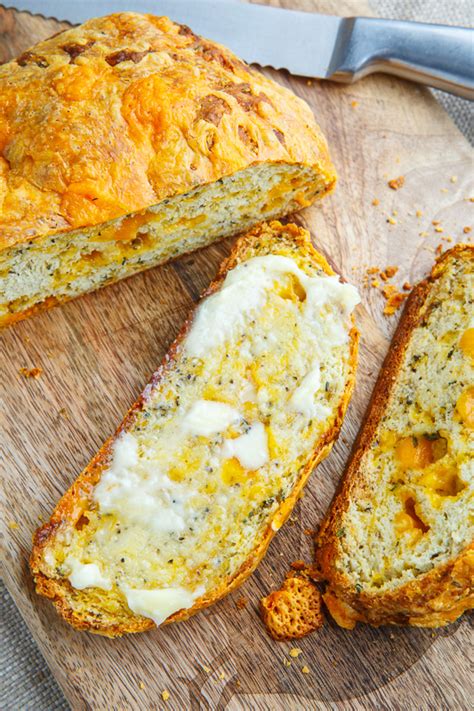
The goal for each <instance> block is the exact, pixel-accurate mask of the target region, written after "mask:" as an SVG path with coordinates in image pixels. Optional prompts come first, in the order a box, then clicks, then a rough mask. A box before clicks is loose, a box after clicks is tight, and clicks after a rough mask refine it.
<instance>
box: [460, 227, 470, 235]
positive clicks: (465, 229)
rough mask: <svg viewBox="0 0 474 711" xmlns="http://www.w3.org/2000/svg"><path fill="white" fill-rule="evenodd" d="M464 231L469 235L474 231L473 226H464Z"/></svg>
mask: <svg viewBox="0 0 474 711" xmlns="http://www.w3.org/2000/svg"><path fill="white" fill-rule="evenodd" d="M462 231H463V232H464V234H465V235H468V234H469V232H471V231H472V227H471V226H470V225H466V227H463V229H462Z"/></svg>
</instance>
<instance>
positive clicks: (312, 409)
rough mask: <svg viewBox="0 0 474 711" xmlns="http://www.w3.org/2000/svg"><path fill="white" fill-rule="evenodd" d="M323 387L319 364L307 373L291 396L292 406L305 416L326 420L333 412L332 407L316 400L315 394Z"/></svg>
mask: <svg viewBox="0 0 474 711" xmlns="http://www.w3.org/2000/svg"><path fill="white" fill-rule="evenodd" d="M320 388H321V372H320V369H319V365H318V366H317V367H316V368H313V369H312V370H310V371H309V373H306V375H305V376H304V378H303V380H302V381H301V383H300V385H299V386H298V387H297V388H296V390H294V392H293V394H292V396H291V397H290V406H291V407H292V409H293V410H296V412H301V413H302V414H303V415H305V417H311V418H313V419H318V420H325V419H326V418H327V417H329V415H330V413H331V408H330V407H328V406H326V405H324V404H322V403H319V402H315V395H316V393H317V392H318V390H320Z"/></svg>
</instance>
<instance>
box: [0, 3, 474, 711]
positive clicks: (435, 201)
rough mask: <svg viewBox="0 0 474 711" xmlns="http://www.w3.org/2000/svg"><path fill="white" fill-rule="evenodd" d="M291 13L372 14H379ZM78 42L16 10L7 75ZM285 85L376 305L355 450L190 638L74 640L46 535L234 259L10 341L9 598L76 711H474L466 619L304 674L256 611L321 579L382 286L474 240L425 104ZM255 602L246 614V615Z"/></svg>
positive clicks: (328, 251)
mask: <svg viewBox="0 0 474 711" xmlns="http://www.w3.org/2000/svg"><path fill="white" fill-rule="evenodd" d="M274 4H277V3H274ZM279 4H281V5H283V4H284V5H286V6H290V5H291V6H292V7H299V8H301V9H306V10H320V11H323V12H324V11H329V12H330V11H333V12H336V13H339V14H354V13H356V12H358V13H365V14H367V13H368V9H367V7H366V6H365V5H364V3H363V1H362V0H361V1H360V2H359V1H357V2H351V3H350V4H349V3H347V2H337V1H336V0H332V1H331V0H325V1H323V0H321V2H318V1H314V2H311V1H307V2H296V1H293V2H291V3H290V2H285V3H283V2H282V3H279ZM61 27H62V25H59V23H56V22H54V21H46V20H44V19H42V18H33V17H30V16H28V15H25V14H16V13H14V12H13V11H6V10H2V9H1V8H0V60H2V61H5V60H7V59H9V58H10V57H11V56H14V55H15V54H17V53H20V52H21V51H23V50H24V49H26V48H27V47H28V46H30V45H31V44H33V43H34V42H36V41H37V40H39V39H41V38H44V37H46V36H48V35H49V34H52V33H54V32H56V31H58V29H60V28H61ZM268 73H269V74H270V75H272V76H274V77H275V78H276V79H277V80H278V81H280V82H281V83H283V84H285V85H287V86H290V87H291V88H292V89H293V90H294V91H295V92H296V93H297V94H298V95H300V96H302V97H303V98H305V99H306V100H307V101H308V102H309V103H310V105H311V106H312V108H313V110H314V113H315V114H316V117H317V119H318V121H319V122H320V124H321V125H322V127H323V130H324V132H325V133H326V135H327V137H328V140H329V144H330V146H331V149H332V156H333V159H334V162H335V164H336V166H337V169H338V172H339V178H340V180H339V185H338V188H337V190H336V192H335V194H334V195H333V196H331V197H330V198H327V199H326V200H324V201H323V202H322V203H321V204H319V205H317V206H315V207H313V208H311V209H308V210H306V211H304V212H303V213H301V214H300V215H298V217H297V220H298V221H300V223H302V224H304V225H306V226H307V227H308V228H309V229H310V230H311V232H312V235H313V239H314V241H315V243H316V245H317V247H318V249H320V250H321V251H322V252H323V253H324V254H325V255H326V256H327V257H328V259H329V260H330V262H331V263H332V264H333V266H334V267H335V268H336V269H337V270H338V271H339V272H340V273H342V274H343V275H344V277H345V278H346V279H347V280H349V281H352V283H354V284H356V285H358V286H359V287H360V289H361V293H362V297H363V305H362V307H360V310H359V314H358V321H359V325H360V328H361V331H362V341H361V355H360V367H359V372H358V380H357V387H356V392H355V395H354V398H353V401H352V404H351V407H350V410H349V413H348V416H347V418H346V422H345V425H344V429H343V432H342V435H341V438H340V440H339V442H338V444H337V445H336V447H335V448H334V451H333V453H332V454H331V456H330V457H329V458H328V459H327V460H326V461H325V462H324V463H323V464H322V465H321V466H320V467H319V468H318V470H317V471H316V472H315V473H314V474H313V476H312V479H311V480H310V483H309V485H308V487H307V489H306V494H305V496H304V498H303V499H302V500H301V501H300V503H299V504H298V506H297V508H296V510H295V512H294V515H293V516H292V518H291V519H290V521H289V522H288V523H287V524H286V526H285V527H284V529H283V530H282V531H280V533H279V535H278V536H277V537H276V539H275V540H274V542H273V543H272V545H271V547H270V550H269V552H268V554H267V557H266V558H265V560H264V561H263V562H262V564H261V565H260V567H259V568H258V570H257V571H256V573H255V574H254V575H253V576H252V578H251V579H250V580H249V581H248V582H247V583H246V584H245V585H244V586H243V587H242V588H241V589H240V590H239V591H237V592H236V593H234V594H232V595H230V596H228V597H227V598H226V599H225V600H223V601H222V602H220V603H218V604H216V605H215V606H213V607H211V608H210V609H208V610H206V611H204V612H201V613H200V614H198V615H197V616H195V617H194V618H192V619H191V620H189V621H188V622H184V623H181V624H179V625H174V626H173V625H170V626H168V627H166V628H163V629H159V630H155V631H153V632H150V633H146V634H142V635H138V636H135V637H133V636H131V637H128V638H125V639H120V640H115V641H113V640H108V639H102V638H99V637H94V636H92V635H88V634H85V633H79V632H76V631H74V630H73V629H71V628H70V627H68V626H67V625H66V624H65V623H63V622H62V621H61V620H60V619H59V618H58V617H57V615H56V613H55V612H54V610H53V607H52V605H51V604H50V603H49V602H47V601H46V600H43V599H39V598H38V597H37V596H36V595H35V593H34V590H33V585H32V581H31V577H30V575H29V571H28V564H27V561H28V557H29V553H30V547H31V536H32V533H33V531H34V529H35V528H36V527H37V526H38V524H39V522H40V521H41V520H44V519H46V518H49V515H50V512H51V510H52V508H53V506H54V504H55V502H56V501H57V499H58V497H59V496H60V495H61V494H62V493H63V492H64V491H65V489H66V488H67V487H68V485H69V484H70V483H71V482H72V481H73V479H74V478H75V476H76V475H77V474H78V473H79V472H80V471H81V469H82V468H83V467H84V466H85V464H87V462H88V461H89V459H90V457H91V456H92V455H93V454H94V453H95V451H96V449H97V448H98V447H99V446H100V445H101V444H102V442H103V441H104V439H105V438H106V437H107V436H108V435H109V434H110V433H111V432H113V430H114V428H115V426H116V424H117V423H118V422H119V421H120V419H121V417H122V414H123V413H124V412H125V410H126V409H127V408H128V406H129V405H130V403H131V402H133V401H134V399H135V398H136V396H137V394H138V393H139V391H140V390H141V389H142V387H143V386H144V384H145V383H146V382H147V380H148V378H149V376H150V374H151V373H152V371H153V370H154V368H155V367H156V366H157V364H158V363H159V362H160V360H161V358H162V356H163V354H164V353H165V351H166V349H167V346H168V345H169V343H170V342H171V341H172V339H173V338H174V337H175V335H176V334H177V332H178V330H179V328H180V325H181V323H182V322H183V320H184V318H185V316H186V314H187V312H188V310H189V308H190V307H191V306H192V303H193V302H194V301H196V299H197V298H198V295H199V292H200V291H201V290H202V289H203V288H204V287H205V286H206V285H207V284H208V282H209V281H210V279H211V277H212V276H213V275H214V273H215V272H216V268H217V265H218V264H219V262H220V260H221V259H222V257H223V256H224V255H226V254H227V253H228V251H229V248H230V242H229V241H227V242H222V243H220V244H219V245H214V246H212V247H210V248H208V249H206V250H203V251H201V252H199V253H196V254H194V255H192V256H188V257H185V258H183V259H181V260H179V261H176V262H174V263H173V264H169V265H166V266H163V267H159V268H156V269H153V270H151V271H148V272H146V273H144V274H142V275H139V276H135V277H132V278H130V279H128V280H126V281H123V282H122V283H120V284H116V285H115V286H111V287H107V288H106V289H103V290H102V291H98V292H96V293H94V294H91V295H89V296H86V297H83V298H80V299H78V300H76V301H74V302H71V303H69V304H66V305H64V306H62V307H60V308H56V309H53V310H51V311H49V312H47V313H43V314H41V315H40V316H37V317H35V318H32V319H30V320H28V321H25V322H22V323H20V324H18V325H16V326H14V327H12V328H10V329H7V330H6V331H4V332H3V333H2V334H1V336H0V340H1V345H0V348H1V350H0V358H1V361H0V362H1V370H2V378H1V393H0V395H1V413H0V417H1V422H0V425H1V448H2V449H1V460H2V470H3V471H2V477H3V494H4V500H5V504H6V507H5V508H6V510H5V514H4V518H5V521H6V524H7V525H6V527H5V530H6V536H5V538H6V547H5V555H4V559H5V563H6V565H5V580H6V583H7V586H8V589H9V590H10V592H11V594H12V595H13V596H14V598H15V601H16V603H17V605H18V607H19V609H20V611H21V613H22V615H23V617H24V618H25V620H26V622H27V624H28V625H29V628H30V630H31V632H32V633H33V635H34V637H35V639H36V641H37V642H38V644H39V646H40V648H41V651H42V653H43V654H44V656H45V657H46V659H47V661H48V664H49V666H50V667H51V670H52V672H53V673H54V675H55V676H56V678H57V679H58V681H59V683H60V684H61V686H62V688H63V689H64V692H65V694H66V696H67V698H68V699H69V701H70V703H71V705H72V707H73V708H74V709H157V708H167V709H172V710H173V711H179V710H181V709H193V710H194V709H195V710H196V711H197V710H198V709H228V710H231V711H237V709H265V710H266V709H272V710H274V709H275V710H279V709H367V708H377V709H468V708H470V707H471V703H472V698H473V695H474V688H473V685H472V681H471V680H470V679H469V669H470V668H471V665H470V660H469V653H470V652H472V635H471V630H470V627H469V620H468V619H467V617H465V618H464V619H462V620H461V621H459V622H457V623H455V624H453V625H451V626H450V627H447V628H445V629H441V630H436V631H432V630H421V629H403V628H400V629H399V628H390V629H389V628H380V629H371V628H369V627H366V626H359V627H358V628H357V629H356V630H355V631H353V632H347V631H344V630H342V629H339V628H337V627H336V626H335V625H334V624H333V623H332V622H331V621H328V623H327V624H326V625H325V627H324V628H323V629H322V630H321V631H320V632H317V633H315V634H313V635H311V636H309V637H307V638H306V639H303V640H301V642H300V643H298V646H299V647H300V648H301V649H302V654H301V655H300V656H299V657H298V658H297V659H295V658H291V657H289V656H288V653H289V650H290V649H291V647H292V646H294V645H292V644H290V643H277V642H274V641H271V640H270V639H269V638H268V637H267V636H266V634H265V631H264V629H263V627H262V624H261V622H260V619H259V617H258V614H257V609H258V600H259V598H260V597H261V596H262V595H264V594H267V593H268V592H269V591H270V590H271V589H274V588H275V586H278V585H279V584H280V582H281V581H282V579H283V577H284V573H285V571H286V570H287V568H288V565H289V563H290V562H291V561H292V560H295V559H299V558H304V559H306V560H310V559H311V556H312V548H311V539H310V537H309V536H307V535H305V533H304V530H305V529H308V528H315V527H316V526H317V524H318V521H319V520H320V519H321V516H322V514H323V513H324V511H325V509H326V507H327V505H328V503H329V501H330V499H331V496H332V494H333V491H334V487H335V485H336V483H337V481H338V479H339V477H340V475H341V472H342V471H343V468H344V463H345V461H346V460H347V457H348V453H349V450H350V446H351V442H352V441H353V439H354V436H355V434H356V432H357V429H358V426H359V423H360V420H361V416H362V414H363V412H364V408H365V406H366V403H367V400H368V396H369V394H370V390H371V387H372V385H373V382H374V379H375V377H376V374H377V370H378V368H379V365H380V363H381V360H382V358H383V356H384V354H385V352H386V349H387V347H388V343H389V338H390V336H391V334H392V332H393V330H394V328H395V325H396V320H397V317H396V316H393V317H391V318H386V317H384V316H383V315H382V309H383V298H382V297H381V295H380V293H379V291H378V290H376V289H369V288H367V287H364V275H365V270H366V269H367V267H369V266H372V265H379V266H381V267H385V266H387V265H397V266H399V272H398V274H397V275H396V277H395V280H394V281H395V282H396V283H397V284H399V285H400V284H402V283H403V282H405V281H409V282H412V283H413V282H414V281H416V280H417V279H419V278H420V277H422V276H423V275H424V274H425V273H426V272H427V270H428V269H429V267H430V266H431V264H432V262H433V259H434V250H435V248H436V247H437V245H438V244H440V243H442V244H443V248H446V247H448V246H450V243H449V242H447V241H444V242H442V238H443V237H450V238H452V240H453V241H461V240H462V239H464V240H466V238H468V237H469V236H470V235H468V234H464V233H463V228H464V227H465V226H468V225H471V224H472V223H473V216H472V207H473V205H472V204H470V203H469V201H468V198H469V196H470V195H472V194H473V192H474V190H473V185H472V180H471V178H472V153H471V149H470V147H469V145H468V144H467V142H466V141H465V140H464V139H463V137H462V136H461V134H460V133H459V132H458V130H457V129H456V128H455V127H454V125H453V124H452V122H451V121H450V120H449V118H448V116H447V115H446V114H445V113H444V111H443V110H442V109H441V108H440V107H439V106H438V105H437V104H436V102H435V101H434V99H433V98H432V97H431V95H430V93H429V92H428V91H427V90H426V89H422V88H419V87H417V86H414V85H411V84H409V83H408V82H403V81H399V80H396V79H395V78H387V77H381V76H378V77H371V78H367V79H365V80H363V81H361V82H359V83H357V84H356V85H354V86H339V85H334V84H329V83H322V82H317V81H314V82H311V83H309V82H307V81H306V80H303V79H298V78H295V77H291V76H290V75H289V74H287V73H286V72H278V73H277V72H274V71H271V70H269V71H268ZM400 175H403V176H404V177H405V184H404V186H403V188H401V189H400V190H397V191H394V190H391V189H390V188H389V187H388V184H387V182H388V180H390V179H392V178H396V177H398V176H400ZM470 181H471V184H470ZM374 200H378V201H379V204H377V205H373V204H372V203H373V201H374ZM470 210H471V212H470ZM417 211H418V215H417ZM395 213H396V214H395ZM388 218H390V219H391V221H392V222H393V223H394V224H392V223H391V222H387V220H388ZM433 220H438V221H439V222H440V223H441V226H442V228H443V232H442V233H441V232H436V231H435V226H433V224H432V221H433ZM420 233H421V234H420ZM423 235H425V236H423ZM33 366H38V367H41V368H42V369H43V372H42V374H41V376H40V377H39V378H38V379H32V378H31V379H25V378H24V377H22V376H21V375H20V374H19V369H20V368H22V367H26V368H31V367H33ZM242 595H244V596H245V597H246V598H247V599H248V605H247V606H246V607H245V608H244V609H238V607H237V606H236V600H237V599H238V598H240V597H241V596H242ZM284 659H286V660H288V661H291V665H290V666H286V665H285V664H284ZM303 666H307V667H308V668H309V673H308V674H303V673H302V671H301V669H302V667H303ZM208 669H209V670H210V671H208ZM164 689H167V690H168V691H169V693H170V697H169V699H168V701H166V702H164V701H163V700H162V696H161V693H162V691H163V690H164Z"/></svg>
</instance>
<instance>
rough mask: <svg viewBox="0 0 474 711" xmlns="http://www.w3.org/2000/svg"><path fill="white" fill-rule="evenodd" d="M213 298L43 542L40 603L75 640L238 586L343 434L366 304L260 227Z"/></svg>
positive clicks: (60, 509) (284, 239)
mask: <svg viewBox="0 0 474 711" xmlns="http://www.w3.org/2000/svg"><path fill="white" fill-rule="evenodd" d="M204 296H205V298H203V300H202V301H201V303H200V305H199V306H198V307H197V309H196V311H195V312H194V314H193V315H192V316H191V318H190V319H189V321H188V322H187V324H186V325H185V327H184V328H183V330H182V332H181V335H180V336H179V337H178V339H177V340H176V341H175V343H174V344H173V345H172V346H171V349H170V351H169V353H168V355H167V356H166V357H165V359H164V361H163V364H162V365H161V367H160V368H159V369H158V371H157V372H156V373H155V375H154V376H153V378H152V380H151V382H150V384H149V385H148V386H147V387H146V388H145V390H144V392H143V394H142V395H141V397H140V398H139V400H138V401H137V402H136V403H135V405H133V407H132V408H131V409H130V411H129V413H128V414H127V416H126V417H125V419H124V421H123V422H122V424H121V425H120V427H119V428H118V430H117V432H116V434H115V435H114V436H113V437H112V438H111V439H109V440H108V441H107V442H106V443H105V445H104V446H103V448H102V449H101V450H100V451H99V453H98V454H97V455H96V456H95V457H94V459H93V460H92V461H91V463H90V464H89V465H88V466H87V468H86V469H85V470H84V471H83V473H82V474H81V475H80V476H79V478H78V479H77V481H76V482H75V483H74V484H73V485H72V487H71V488H70V489H69V491H68V492H67V493H66V494H65V496H64V497H63V498H62V499H61V501H60V502H59V504H58V506H57V507H56V509H55V511H54V513H53V515H52V517H51V519H50V521H49V522H48V523H46V524H45V525H44V526H42V527H41V528H40V529H39V530H38V531H37V533H36V535H35V538H34V548H33V552H32V557H31V569H32V572H33V576H34V579H35V581H36V588H37V591H38V592H39V593H40V594H42V595H45V596H46V597H49V598H51V599H52V600H53V602H54V604H55V605H56V607H57V609H58V611H59V612H60V613H61V615H62V616H63V617H64V618H65V619H66V620H67V621H68V622H70V623H71V624H72V625H74V626H75V627H77V628H80V629H85V630H89V631H91V632H97V633H99V634H103V635H108V636H111V637H113V636H116V635H121V634H123V633H125V632H139V631H142V630H146V629H148V628H151V627H153V626H154V624H156V625H159V624H161V623H163V622H165V621H168V622H169V621H174V620H182V619H185V618H186V617H188V616H189V615H191V614H192V613H194V612H196V611H198V610H200V609H202V608H203V607H206V606H207V605H210V604H211V603H212V602H214V601H216V600H218V599H219V598H221V597H222V596H223V595H225V594H226V593H228V592H229V591H230V590H232V589H233V588H235V587H236V586H237V585H239V584H240V583H241V582H242V581H243V580H244V579H245V578H246V577H247V576H248V575H249V574H250V573H251V572H252V571H253V569H254V568H255V566H256V565H257V563H258V562H259V561H260V559H261V558H262V556H263V555H264V553H265V551H266V548H267V546H268V544H269V542H270V540H271V538H272V536H273V535H274V533H275V531H277V530H278V529H279V528H280V526H281V525H282V523H283V522H284V520H285V519H286V517H287V516H288V514H289V513H290V511H291V509H292V507H293V505H294V503H295V501H296V500H297V498H298V495H299V494H300V492H301V489H302V487H303V485H304V484H305V482H306V480H307V478H308V476H309V474H310V472H311V470H312V469H313V467H314V466H315V465H316V464H317V463H318V462H319V461H320V460H321V459H322V458H323V457H325V456H326V455H327V454H328V452H329V451H330V449H331V446H332V444H333V441H334V439H335V438H336V436H337V434H338V432H339V428H340V425H341V421H342V418H343V415H344V412H345V409H346V407H347V404H348V402H349V399H350V396H351V392H352V387H353V382H354V371H355V363H356V352H357V340H358V336H357V331H356V329H355V327H354V325H353V321H352V316H351V313H352V311H353V308H354V306H355V305H356V303H357V302H358V295H357V291H356V290H355V288H354V287H352V286H350V285H349V284H343V283H341V282H340V280H339V278H338V277H337V276H336V275H334V273H333V272H332V270H331V269H330V267H329V266H328V264H327V263H326V261H325V260H324V259H323V257H321V256H320V255H319V254H318V253H317V252H316V251H315V250H314V248H313V247H312V245H311V241H310V239H309V235H308V233H307V232H306V231H305V230H302V229H301V228H298V227H296V226H295V225H287V226H283V225H281V224H280V223H279V222H272V223H270V224H266V223H264V224H263V225H261V226H258V227H257V228H255V229H254V231H252V232H251V233H250V234H248V235H247V236H245V237H243V238H241V239H240V240H239V241H238V242H237V244H236V246H235V248H234V250H233V252H232V254H231V256H230V257H229V259H228V260H227V261H226V262H225V263H224V264H223V266H222V268H221V271H220V272H219V274H218V276H217V278H216V280H215V281H214V282H213V283H212V284H211V286H210V287H209V289H208V290H207V292H206V293H205V295H204Z"/></svg>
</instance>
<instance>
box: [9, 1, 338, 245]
mask: <svg viewBox="0 0 474 711" xmlns="http://www.w3.org/2000/svg"><path fill="white" fill-rule="evenodd" d="M262 161H284V162H290V163H295V162H298V163H301V164H304V165H308V166H314V167H315V169H316V171H317V172H318V173H321V174H322V175H323V177H324V180H325V182H326V184H327V188H328V190H329V189H331V187H332V185H333V184H334V182H335V174H334V169H333V167H332V165H331V162H330V159H329V155H328V152H327V146H326V142H325V139H324V137H323V136H322V135H321V132H320V129H319V127H318V126H317V125H316V123H315V121H314V118H313V115H312V113H311V111H310V110H309V108H308V106H307V105H306V104H305V103H304V102H303V101H302V100H301V99H298V98H297V97H295V96H294V95H293V94H292V93H291V92H290V91H288V90H286V89H284V88H282V87H281V86H279V85H277V84H276V83H275V82H273V81H271V80H269V79H266V78H265V77H264V76H262V75H261V74H259V73H257V72H256V71H254V70H253V69H251V68H250V67H248V66H247V65H246V64H244V63H243V62H242V61H241V60H239V59H238V58H237V57H235V56H234V55H233V54H232V53H231V52H229V51H228V50H227V49H225V48H224V47H221V46H220V45H217V44H215V43H213V42H210V41H208V40H204V39H201V38H200V37H197V36H196V35H194V34H193V32H192V31H191V30H189V28H187V27H185V26H183V25H178V24H175V23H173V22H172V21H171V20H169V19H168V18H166V17H155V16H153V15H140V14H136V13H119V14H115V15H110V16H107V17H102V18H98V19H93V20H90V21H88V22H86V23H85V24H83V25H81V26H79V27H76V28H73V29H71V30H67V31H66V32H62V33H60V34H58V35H56V36H54V37H52V38H50V39H48V40H46V41H45V42H41V43H39V44H38V45H36V46H35V47H33V48H32V49H31V50H30V51H28V52H25V53H24V54H22V55H21V56H20V57H18V58H17V59H16V60H13V61H11V62H9V63H8V64H5V65H3V66H2V67H0V248H2V247H6V246H9V245H12V244H15V243H20V242H23V241H26V240H29V239H32V238H35V237H37V236H40V235H46V234H54V233H57V232H65V231H68V230H72V229H76V228H80V227H86V226H92V225H97V224H100V223H102V222H105V221H107V220H110V219H112V218H116V217H118V216H121V215H124V214H127V213H130V212H135V211H137V210H141V209H143V208H146V207H149V206H150V205H153V204H155V203H157V202H159V201H160V200H163V199H165V198H167V197H170V196H172V195H177V194H181V193H186V192H188V191H189V190H191V189H192V188H194V187H196V186H198V185H202V184H205V183H208V182H213V181H216V180H218V179H219V178H221V177H222V176H224V175H228V174H231V173H233V172H235V171H237V170H239V169H242V168H244V167H247V166H249V165H251V164H252V163H258V162H262Z"/></svg>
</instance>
